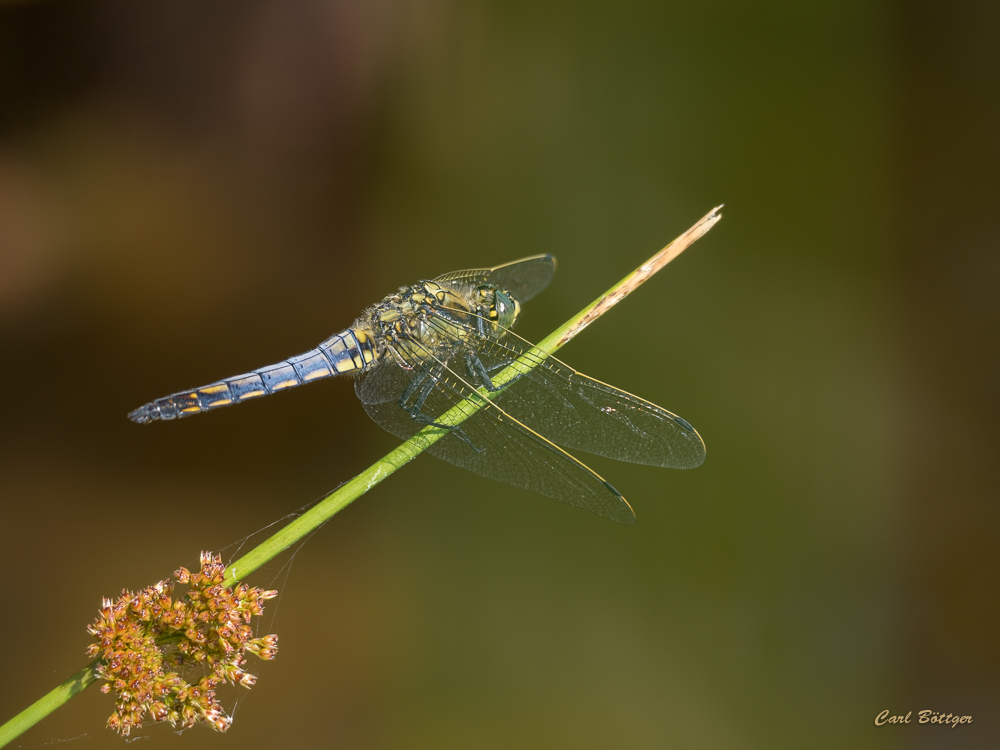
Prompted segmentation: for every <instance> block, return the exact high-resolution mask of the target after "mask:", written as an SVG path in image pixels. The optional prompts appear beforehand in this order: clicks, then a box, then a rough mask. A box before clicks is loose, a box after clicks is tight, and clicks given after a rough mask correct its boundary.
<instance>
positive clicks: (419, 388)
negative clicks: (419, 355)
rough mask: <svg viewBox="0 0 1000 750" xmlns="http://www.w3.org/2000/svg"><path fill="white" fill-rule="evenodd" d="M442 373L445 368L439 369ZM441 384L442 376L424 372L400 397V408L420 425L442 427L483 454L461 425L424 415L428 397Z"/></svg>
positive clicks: (412, 381) (414, 379)
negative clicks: (415, 397) (414, 396)
mask: <svg viewBox="0 0 1000 750" xmlns="http://www.w3.org/2000/svg"><path fill="white" fill-rule="evenodd" d="M437 369H438V372H439V373H440V372H441V371H442V370H443V369H444V367H443V366H442V367H440V368H437ZM439 382H440V376H439V375H435V374H434V373H432V372H423V373H421V374H420V375H418V376H417V377H415V378H413V380H411V381H410V383H409V385H407V386H406V390H404V391H403V394H402V395H401V396H400V397H399V405H400V407H401V408H402V409H403V410H405V411H406V413H407V414H409V415H410V419H412V420H413V421H414V422H417V423H418V424H426V425H432V426H434V427H440V428H442V429H445V430H448V431H449V432H451V433H452V434H453V435H455V437H457V438H459V439H460V440H461V441H462V442H465V443H468V444H469V447H470V448H472V450H474V451H475V452H476V453H482V452H483V449H482V448H478V447H476V445H475V444H474V443H473V442H472V441H471V440H469V437H468V435H466V434H465V431H464V430H463V429H462V426H461V425H457V424H444V423H442V422H436V421H434V418H433V417H429V416H427V415H426V414H424V413H423V411H422V410H423V408H424V403H425V402H426V401H427V399H428V397H429V396H430V395H431V391H433V390H434V388H435V387H436V386H437V385H438V383H439ZM415 393H417V394H418V395H417V399H416V401H414V402H413V403H412V404H409V405H408V404H407V402H408V401H409V400H410V398H412V396H413V395H414V394H415Z"/></svg>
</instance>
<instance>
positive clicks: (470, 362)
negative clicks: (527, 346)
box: [465, 352, 524, 393]
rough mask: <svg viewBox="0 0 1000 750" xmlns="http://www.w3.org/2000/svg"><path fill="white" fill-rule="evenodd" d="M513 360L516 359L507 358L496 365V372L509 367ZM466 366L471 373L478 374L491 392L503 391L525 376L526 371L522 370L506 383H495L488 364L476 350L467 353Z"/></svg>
mask: <svg viewBox="0 0 1000 750" xmlns="http://www.w3.org/2000/svg"><path fill="white" fill-rule="evenodd" d="M513 362H514V360H512V359H511V360H507V361H505V362H501V363H500V364H498V365H494V366H493V368H492V369H493V371H494V372H495V371H497V370H502V369H503V368H505V367H509V366H510V365H511V364H513ZM465 368H466V369H467V370H468V372H469V374H470V375H475V376H477V377H478V378H479V381H480V382H481V383H482V384H483V387H484V388H485V389H486V390H488V391H489V392H490V393H496V392H497V391H502V390H503V389H505V388H507V387H508V386H509V385H511V384H513V383H516V382H517V381H518V380H520V379H521V378H523V377H524V373H523V372H520V373H518V374H517V375H515V376H514V377H513V378H511V379H510V380H508V381H507V382H506V383H505V384H504V385H494V383H493V378H491V377H490V371H489V370H487V369H486V365H484V364H483V361H482V360H481V359H479V357H478V356H476V353H475V352H466V353H465Z"/></svg>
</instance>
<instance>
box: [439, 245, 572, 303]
mask: <svg viewBox="0 0 1000 750" xmlns="http://www.w3.org/2000/svg"><path fill="white" fill-rule="evenodd" d="M555 272H556V259H555V258H554V257H552V256H551V255H535V256H533V257H531V258H522V259H521V260H515V261H513V262H512V263H505V264H504V265H502V266H497V267H496V268H472V269H468V270H465V271H452V272H451V273H446V274H444V275H442V276H438V277H437V278H436V279H434V281H435V282H437V283H438V284H445V283H447V282H449V281H455V282H458V283H461V284H487V283H488V284H495V285H496V286H498V287H500V288H501V289H505V290H506V291H508V292H510V294H511V296H513V297H514V299H516V300H517V301H518V302H527V301H528V300H529V299H531V298H532V297H534V296H535V295H537V294H538V293H539V292H541V291H542V290H543V289H545V287H547V286H548V285H549V282H550V281H552V276H553V274H555Z"/></svg>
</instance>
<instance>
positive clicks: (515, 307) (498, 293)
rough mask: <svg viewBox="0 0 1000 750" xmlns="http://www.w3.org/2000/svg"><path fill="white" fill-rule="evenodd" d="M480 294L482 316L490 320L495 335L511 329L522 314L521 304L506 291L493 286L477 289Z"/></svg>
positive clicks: (485, 285) (486, 285)
mask: <svg viewBox="0 0 1000 750" xmlns="http://www.w3.org/2000/svg"><path fill="white" fill-rule="evenodd" d="M476 291H478V292H479V300H480V305H479V309H480V310H481V311H482V312H481V313H480V314H481V315H482V316H483V317H484V318H486V319H488V320H489V322H490V324H491V327H492V329H493V332H494V333H499V332H501V331H502V330H503V329H506V328H510V327H511V326H512V325H514V321H515V320H517V316H518V315H520V314H521V303H519V302H518V301H517V300H516V299H514V298H513V297H511V296H510V292H507V291H504V290H503V289H500V288H498V287H495V286H493V285H491V284H484V285H483V286H480V287H478V288H477V290H476Z"/></svg>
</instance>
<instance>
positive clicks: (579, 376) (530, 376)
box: [476, 331, 705, 469]
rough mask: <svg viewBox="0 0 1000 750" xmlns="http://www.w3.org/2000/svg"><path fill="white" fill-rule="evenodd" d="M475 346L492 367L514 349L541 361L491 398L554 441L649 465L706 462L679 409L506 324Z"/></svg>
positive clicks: (512, 357)
mask: <svg viewBox="0 0 1000 750" xmlns="http://www.w3.org/2000/svg"><path fill="white" fill-rule="evenodd" d="M476 346H477V349H476V353H477V356H478V357H479V359H480V361H481V362H482V363H483V365H484V366H485V368H486V370H487V371H488V372H489V373H490V374H491V375H495V374H497V373H498V372H499V371H500V370H502V369H503V368H504V367H506V366H507V365H508V364H510V363H511V362H512V361H514V360H515V359H517V358H519V357H523V358H525V360H527V361H529V362H532V363H536V362H538V363H539V364H538V366H537V367H535V368H534V369H532V370H531V371H530V372H529V373H527V374H525V375H524V376H522V377H521V378H520V379H518V380H516V381H514V382H513V383H511V385H510V386H509V387H508V388H506V389H505V390H504V391H503V392H502V393H501V394H500V395H499V396H498V397H497V398H496V399H495V401H496V404H497V405H498V406H499V407H500V408H501V409H503V410H504V411H505V412H506V413H507V414H509V415H510V416H511V417H513V418H514V419H516V420H519V421H522V422H525V423H527V424H529V425H531V426H532V427H533V428H535V429H537V430H538V431H539V432H541V433H542V434H544V435H545V436H546V437H547V438H548V439H550V440H552V441H553V442H556V443H558V444H559V445H563V446H566V447H567V448H576V449H579V450H582V451H587V452H588V453H594V454H596V455H599V456H607V457H608V458H614V459H616V460H619V461H628V462H630V463H637V464H646V465H648V466H662V467H668V468H673V469H693V468H695V467H697V466H700V465H701V464H702V463H703V462H704V460H705V444H704V442H702V439H701V436H700V435H698V433H697V431H696V430H695V429H694V427H692V426H691V425H690V424H689V423H688V422H686V421H685V420H683V419H681V418H680V417H678V416H677V415H676V414H672V413H671V412H669V411H667V410H666V409H663V408H661V407H659V406H657V405H656V404H654V403H651V402H649V401H646V400H645V399H642V398H639V397H638V396H633V395H632V394H631V393H627V392H626V391H623V390H620V389H618V388H615V387H614V386H611V385H608V384H607V383H602V382H601V381H599V380H594V379H593V378H591V377H588V376H586V375H584V374H583V373H580V372H577V371H576V370H574V369H573V368H572V367H570V366H569V365H567V364H565V363H564V362H562V361H560V360H558V359H556V358H555V357H551V356H550V357H542V356H541V355H540V353H538V354H533V353H532V352H533V351H534V347H533V346H532V345H531V344H530V343H529V342H527V341H525V340H524V339H522V338H521V337H519V336H518V335H517V334H514V333H511V332H510V331H508V332H507V333H506V334H505V335H504V336H503V338H501V339H500V340H485V339H479V340H478V341H477V343H476ZM476 384H477V385H481V384H482V383H480V382H478V381H477V382H476Z"/></svg>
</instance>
